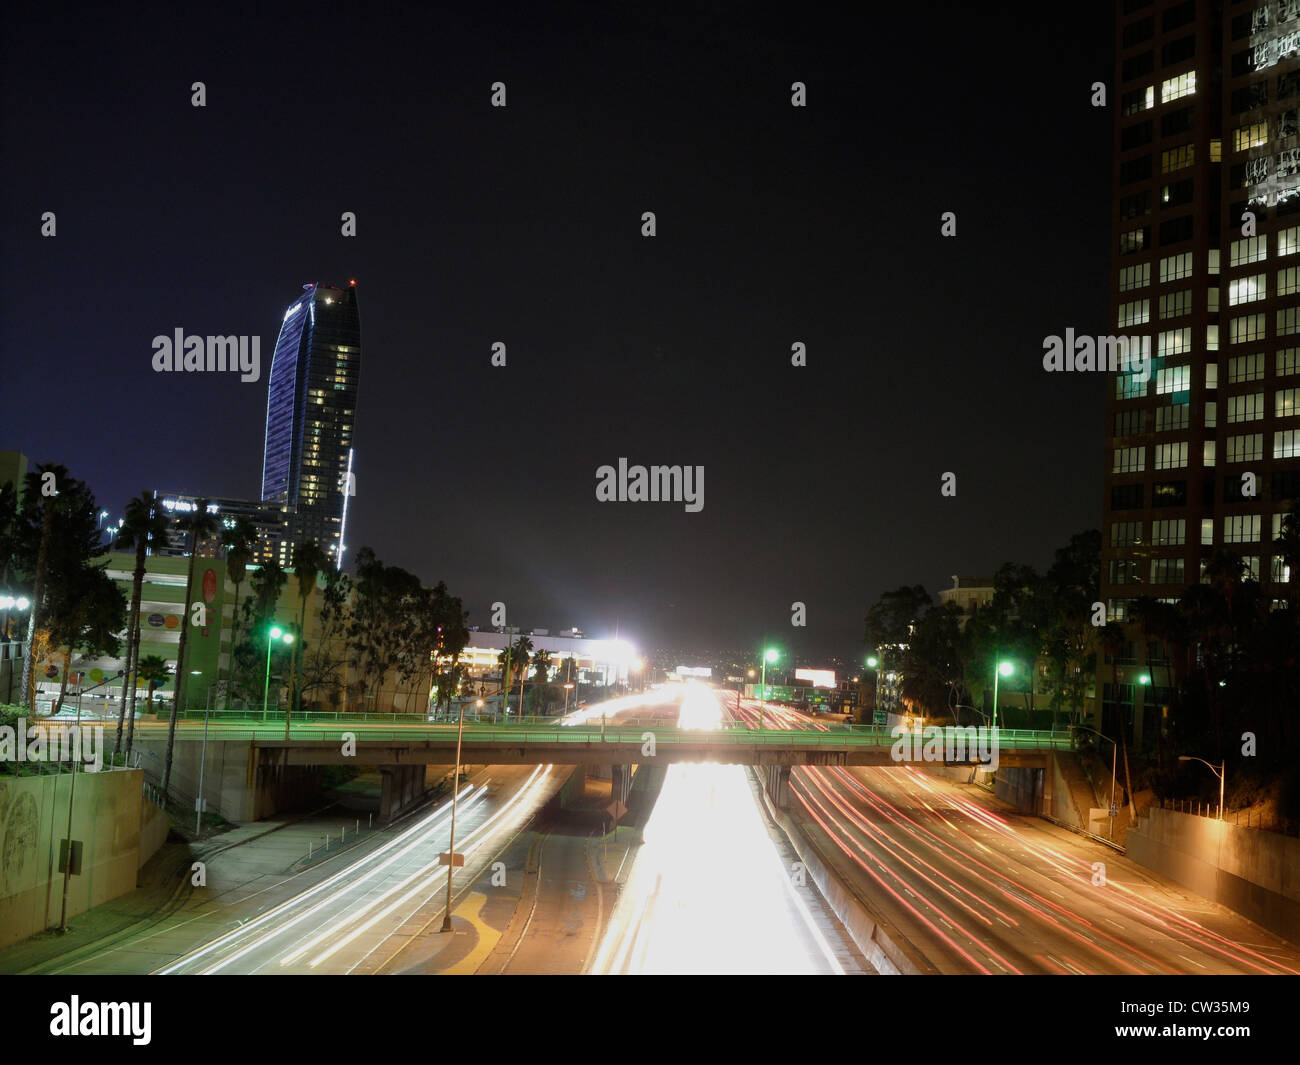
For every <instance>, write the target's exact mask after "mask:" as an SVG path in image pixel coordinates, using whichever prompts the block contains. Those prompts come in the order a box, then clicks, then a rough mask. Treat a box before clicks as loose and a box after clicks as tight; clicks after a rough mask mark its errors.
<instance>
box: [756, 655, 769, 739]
mask: <svg viewBox="0 0 1300 1065" xmlns="http://www.w3.org/2000/svg"><path fill="white" fill-rule="evenodd" d="M758 689H759V690H758V731H759V732H762V731H763V705H764V702H763V701H764V699H765V698H766V697H767V652H764V653H763V676H762V677H761V678H760V679H759V682H758Z"/></svg>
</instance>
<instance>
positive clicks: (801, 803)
mask: <svg viewBox="0 0 1300 1065" xmlns="http://www.w3.org/2000/svg"><path fill="white" fill-rule="evenodd" d="M757 713H758V703H757V701H751V700H746V701H744V702H743V703H742V704H741V708H740V711H739V716H740V717H741V718H742V719H745V720H747V721H752V720H755V719H756V717H757ZM766 715H767V720H768V721H771V722H772V723H773V727H774V728H795V729H806V728H809V727H813V728H818V727H823V726H822V724H821V723H820V722H817V721H816V720H815V719H812V718H809V717H807V716H806V715H804V714H801V713H799V712H798V711H795V710H792V709H789V708H784V707H773V706H772V705H770V704H769V705H768V706H767V708H766ZM790 785H791V794H792V798H793V803H792V806H793V809H792V812H793V813H794V814H795V816H796V818H797V820H798V821H799V822H800V823H801V825H802V827H803V828H804V830H805V832H806V834H807V835H808V836H809V838H810V839H811V840H812V841H813V842H814V844H815V845H816V846H817V848H818V850H819V851H820V852H821V853H822V854H823V855H824V856H825V857H826V858H827V860H828V861H829V862H830V864H831V865H832V866H833V868H834V869H835V870H836V872H837V873H838V875H839V876H840V877H841V879H843V880H845V881H846V882H847V883H849V884H850V885H851V886H852V888H853V890H854V891H855V892H856V893H857V895H858V896H859V897H860V898H862V899H863V900H865V901H866V902H867V903H868V905H869V907H870V908H871V909H873V910H874V911H875V912H877V913H878V914H880V915H881V917H882V918H883V919H884V921H885V922H886V923H887V924H888V925H889V926H892V928H893V929H895V931H896V934H897V936H898V937H899V938H900V940H901V941H903V942H905V943H907V944H910V945H911V946H912V947H913V948H914V949H915V951H916V952H917V953H919V954H920V955H922V956H923V957H924V958H926V959H928V960H929V962H930V963H931V964H932V966H933V968H934V969H936V970H937V971H940V972H950V973H1129V974H1140V973H1201V974H1205V973H1297V972H1300V951H1297V949H1296V948H1295V947H1293V946H1291V945H1290V944H1288V943H1286V942H1285V941H1283V940H1281V939H1279V938H1277V937H1276V936H1273V935H1271V934H1269V933H1267V932H1265V931H1264V930H1262V929H1260V928H1258V927H1257V926H1255V925H1253V924H1252V923H1250V922H1249V921H1247V920H1245V919H1244V918H1242V917H1240V916H1238V915H1236V914H1234V913H1232V912H1231V911H1229V910H1227V909H1225V908H1224V907H1221V906H1218V905H1216V904H1214V903H1211V902H1208V901H1206V900H1205V899H1202V898H1200V897H1198V896H1196V895H1193V894H1192V893H1190V892H1189V891H1187V890H1185V889H1183V888H1182V887H1180V886H1178V885H1177V884H1175V883H1173V882H1172V881H1169V880H1166V879H1164V878H1162V877H1159V876H1157V875H1155V874H1153V873H1151V872H1150V871H1148V870H1146V869H1145V868H1143V867H1142V866H1139V865H1138V864H1137V863H1135V862H1133V861H1130V860H1129V859H1127V858H1125V857H1124V856H1123V855H1121V854H1119V853H1118V852H1116V851H1114V850H1111V849H1110V848H1108V847H1105V846H1103V845H1101V844H1098V843H1096V842H1093V841H1092V840H1089V839H1087V838H1085V837H1082V836H1079V835H1076V834H1074V833H1071V832H1068V831H1066V830H1064V829H1061V828H1058V827H1056V826H1054V825H1052V824H1050V823H1048V822H1046V821H1043V820H1041V819H1039V818H1035V817H1030V816H1027V815H1024V814H1020V813H1018V812H1016V811H1015V810H1013V809H1012V808H1010V807H1009V806H1008V805H1007V804H1005V803H1003V802H1001V801H999V800H997V799H995V798H994V797H993V796H991V795H990V794H988V792H987V791H986V790H984V789H982V788H979V787H976V786H974V785H971V784H964V783H954V782H953V781H951V780H949V779H945V778H943V777H940V776H937V775H932V774H930V773H927V772H924V771H922V770H920V769H918V768H916V767H914V766H897V767H888V768H886V767H880V768H874V767H873V768H865V769H864V768H855V769H850V768H846V767H841V766H834V767H825V768H822V767H811V766H808V767H797V768H795V769H793V770H792V771H791V781H790Z"/></svg>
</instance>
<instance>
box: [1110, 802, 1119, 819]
mask: <svg viewBox="0 0 1300 1065" xmlns="http://www.w3.org/2000/svg"><path fill="white" fill-rule="evenodd" d="M1118 814H1119V807H1118V806H1116V805H1115V804H1114V803H1111V804H1110V816H1111V817H1115V816H1116V815H1118Z"/></svg>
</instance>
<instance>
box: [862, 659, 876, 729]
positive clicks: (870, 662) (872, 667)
mask: <svg viewBox="0 0 1300 1065" xmlns="http://www.w3.org/2000/svg"><path fill="white" fill-rule="evenodd" d="M867 668H868V669H869V670H871V672H873V673H874V674H875V675H876V699H875V702H874V703H872V706H871V712H872V724H873V725H874V724H875V712H876V711H877V710H879V709H880V659H879V658H877V657H876V656H875V655H871V656H870V657H869V658H868V659H867ZM864 724H865V722H864Z"/></svg>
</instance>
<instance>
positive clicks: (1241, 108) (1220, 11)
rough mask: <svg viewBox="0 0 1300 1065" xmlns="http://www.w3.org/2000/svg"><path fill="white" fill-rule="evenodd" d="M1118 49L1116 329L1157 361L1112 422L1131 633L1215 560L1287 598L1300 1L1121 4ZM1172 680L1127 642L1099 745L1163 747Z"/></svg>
mask: <svg viewBox="0 0 1300 1065" xmlns="http://www.w3.org/2000/svg"><path fill="white" fill-rule="evenodd" d="M1116 38H1117V40H1116V46H1117V64H1116V72H1117V84H1116V85H1115V98H1114V99H1113V100H1112V101H1111V102H1112V104H1113V105H1115V106H1114V110H1115V115H1116V123H1115V141H1114V153H1115V154H1114V202H1113V214H1112V234H1111V237H1112V250H1113V256H1114V258H1113V265H1112V269H1111V276H1110V310H1111V320H1110V327H1111V328H1112V329H1113V330H1114V336H1115V337H1116V338H1119V337H1125V338H1129V340H1130V342H1131V346H1133V347H1136V346H1137V345H1139V344H1145V345H1147V350H1148V351H1149V354H1150V365H1149V367H1147V370H1148V372H1147V373H1145V374H1144V373H1142V372H1141V368H1140V366H1139V368H1138V369H1137V370H1136V371H1134V368H1133V365H1132V364H1130V366H1129V371H1130V372H1120V373H1117V374H1115V375H1114V376H1113V380H1112V385H1111V388H1110V393H1109V398H1108V404H1107V412H1106V434H1105V435H1106V456H1105V463H1106V465H1105V498H1104V501H1103V525H1102V531H1103V548H1102V590H1101V596H1102V599H1103V600H1104V601H1105V604H1106V612H1107V621H1108V623H1113V624H1124V623H1125V622H1127V621H1129V620H1130V619H1131V613H1132V605H1133V603H1134V601H1135V600H1137V599H1139V598H1143V597H1150V598H1153V599H1157V600H1163V601H1166V602H1176V601H1177V600H1178V598H1179V597H1180V596H1181V595H1182V593H1183V591H1184V590H1185V589H1186V588H1187V587H1188V585H1189V584H1193V583H1195V582H1197V581H1198V580H1200V578H1201V575H1202V572H1203V570H1204V566H1205V563H1206V562H1207V560H1208V559H1209V558H1210V557H1211V555H1212V554H1213V553H1214V552H1215V551H1217V550H1219V549H1221V548H1228V549H1230V550H1232V551H1234V552H1236V553H1238V554H1240V555H1241V557H1242V558H1243V560H1244V562H1245V564H1246V566H1247V568H1248V570H1249V573H1250V575H1251V576H1252V577H1254V578H1255V579H1257V580H1258V581H1260V583H1261V584H1262V585H1263V587H1264V591H1265V594H1269V593H1270V592H1271V594H1272V596H1273V597H1274V598H1277V599H1281V598H1283V597H1284V595H1285V593H1286V590H1287V589H1286V585H1287V584H1288V583H1289V580H1290V574H1289V573H1288V572H1286V570H1285V569H1284V567H1283V566H1282V564H1281V562H1280V560H1279V559H1278V557H1277V552H1276V551H1275V550H1274V548H1273V544H1272V542H1273V540H1274V539H1275V538H1276V536H1277V534H1278V532H1279V529H1280V525H1281V521H1282V516H1283V515H1284V514H1285V513H1286V512H1287V511H1288V510H1289V508H1290V506H1291V504H1292V502H1293V501H1294V500H1295V499H1296V498H1297V497H1298V496H1300V140H1298V133H1300V128H1298V122H1297V109H1298V108H1300V0H1255V2H1253V3H1252V2H1240V0H1239V2H1235V3H1234V2H1230V0H1179V2H1159V0H1146V2H1143V0H1120V3H1119V8H1118V22H1117V27H1116ZM1165 662H1166V658H1165V651H1164V649H1163V648H1160V647H1157V646H1152V645H1149V644H1148V642H1147V641H1145V640H1144V639H1143V638H1142V637H1141V634H1140V633H1139V632H1137V631H1136V627H1135V626H1132V625H1127V626H1126V635H1125V641H1124V646H1123V648H1122V649H1121V650H1120V652H1119V653H1118V654H1115V655H1107V656H1106V661H1105V662H1104V663H1103V665H1102V666H1101V667H1100V668H1099V677H1098V681H1099V685H1100V692H1099V694H1100V696H1101V698H1100V703H1101V726H1102V729H1103V731H1106V732H1107V733H1108V734H1110V735H1116V734H1117V733H1118V731H1119V729H1120V728H1123V729H1125V731H1126V732H1127V733H1128V735H1129V736H1130V737H1131V738H1133V739H1134V740H1135V741H1136V742H1139V743H1140V742H1142V741H1143V737H1144V736H1145V737H1146V738H1147V740H1148V741H1149V740H1151V739H1153V738H1154V732H1155V730H1157V729H1158V728H1159V724H1158V722H1159V718H1160V716H1161V715H1162V714H1163V713H1165V712H1166V707H1167V706H1168V705H1169V700H1170V691H1169V689H1168V686H1167V685H1168V684H1169V683H1170V681H1169V680H1168V677H1169V672H1168V670H1163V671H1162V670H1161V668H1160V667H1161V665H1162V664H1164V663H1165ZM1162 680H1164V681H1165V683H1164V684H1162V683H1161V682H1162Z"/></svg>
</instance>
